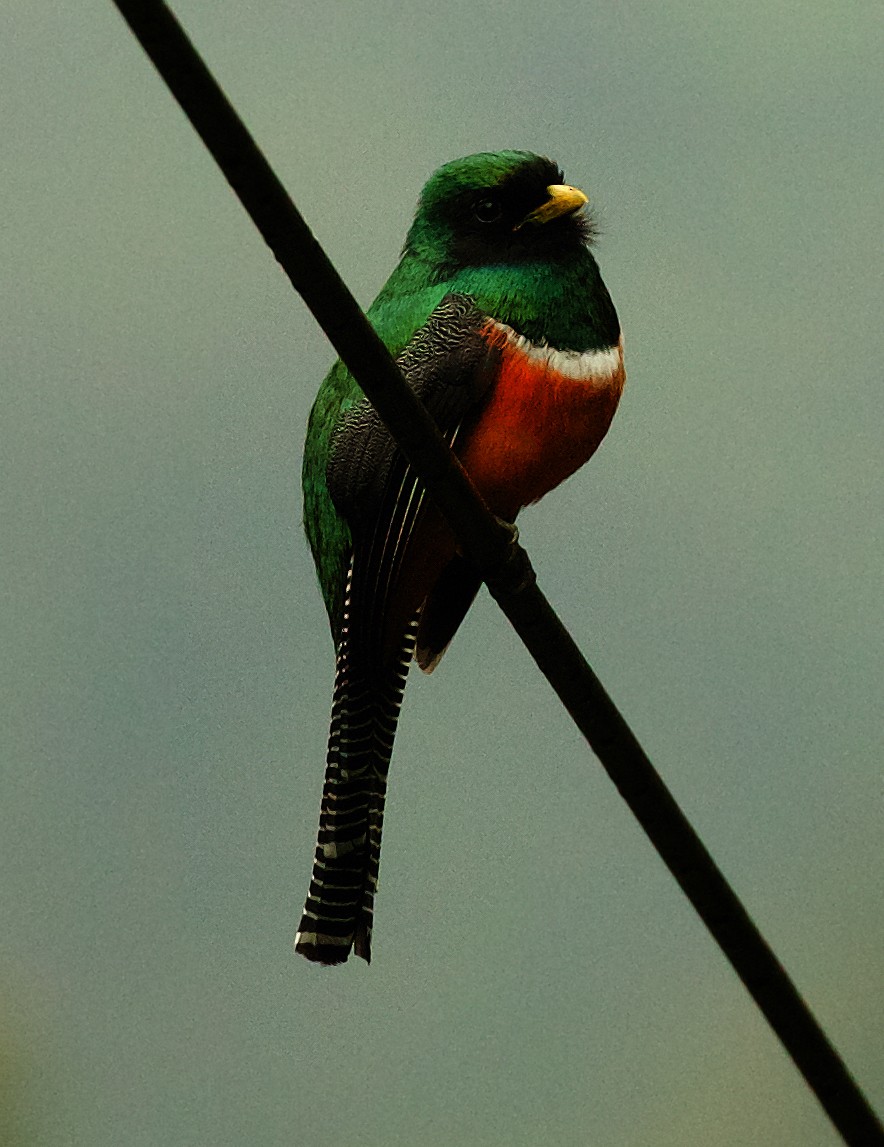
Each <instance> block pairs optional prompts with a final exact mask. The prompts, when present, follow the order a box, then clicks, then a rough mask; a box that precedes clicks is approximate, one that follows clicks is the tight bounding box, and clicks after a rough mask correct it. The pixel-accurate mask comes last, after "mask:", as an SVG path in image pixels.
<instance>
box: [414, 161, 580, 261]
mask: <svg viewBox="0 0 884 1147" xmlns="http://www.w3.org/2000/svg"><path fill="white" fill-rule="evenodd" d="M586 202H587V199H586V196H585V195H584V194H583V192H582V191H578V190H577V188H575V187H569V186H567V185H566V184H565V183H564V176H563V175H562V172H561V171H560V169H559V168H558V167H557V166H556V164H554V163H553V162H552V160H550V159H546V158H544V157H543V156H540V155H532V154H531V152H528V151H485V152H479V153H478V154H477V155H468V156H465V157H464V158H463V159H455V160H453V161H452V162H451V163H446V164H445V166H444V167H440V168H439V170H438V171H436V172H435V173H434V174H433V175H432V176H431V177H430V179H429V180H428V182H427V184H426V186H425V187H424V189H423V191H422V192H421V197H420V201H419V203H418V207H417V214H416V215H415V219H414V223H413V224H412V226H411V230H410V231H409V232H408V236H407V238H406V240H405V247H404V249H403V255H405V256H412V257H415V258H418V259H420V260H421V261H422V262H426V263H428V264H431V265H432V266H433V267H434V268H436V269H437V274H438V277H439V279H440V280H442V279H445V278H449V277H450V276H451V275H452V274H455V273H456V272H457V271H459V270H462V269H464V268H470V267H484V266H499V265H501V264H509V265H512V264H518V263H529V262H537V261H539V260H543V261H549V260H556V259H558V258H566V257H567V256H568V255H569V254H573V253H574V252H576V251H579V250H580V249H582V248H584V247H585V245H586V243H587V242H588V240H589V238H590V237H591V230H592V229H591V225H590V223H589V222H588V220H587V219H586V218H585V216H584V215H583V213H582V211H581V209H582V208H583V206H584V205H585V203H586Z"/></svg>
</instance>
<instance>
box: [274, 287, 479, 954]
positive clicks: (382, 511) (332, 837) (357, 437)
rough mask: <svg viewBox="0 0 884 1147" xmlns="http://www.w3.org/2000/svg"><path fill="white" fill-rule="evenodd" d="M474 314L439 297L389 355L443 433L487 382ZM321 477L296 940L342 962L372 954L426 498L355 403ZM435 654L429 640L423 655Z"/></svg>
mask: <svg viewBox="0 0 884 1147" xmlns="http://www.w3.org/2000/svg"><path fill="white" fill-rule="evenodd" d="M484 321H485V320H484V316H482V315H481V314H480V313H479V312H478V311H477V310H476V309H475V307H474V306H473V304H472V301H471V300H470V299H467V298H466V297H464V296H456V295H450V296H447V297H446V299H445V300H444V301H443V302H442V303H441V304H440V305H439V307H438V308H437V309H436V311H435V312H434V313H433V315H432V316H431V318H430V320H429V321H428V323H427V324H426V325H425V326H424V327H423V328H422V329H421V331H419V332H418V333H417V335H416V336H415V338H414V339H413V340H412V342H411V343H410V344H409V346H408V348H406V350H405V351H404V352H403V354H402V355H400V357H399V359H398V360H397V361H398V362H399V365H400V367H401V369H402V371H403V373H404V374H405V377H406V378H407V380H408V382H409V384H410V385H411V386H412V388H413V389H414V390H415V391H416V392H417V393H418V394H419V395H420V397H421V398H422V400H423V401H424V403H425V404H426V406H427V408H428V409H429V411H430V413H431V414H432V415H433V417H434V418H435V419H436V421H437V423H438V425H439V427H440V429H441V430H442V432H443V434H444V435H445V437H446V438H447V439H448V441H449V443H453V442H454V441H455V439H456V438H457V434H458V427H459V426H460V423H461V420H462V419H463V417H464V415H465V413H466V412H467V411H468V410H469V409H471V408H472V407H473V406H474V405H475V404H476V403H477V402H478V401H480V399H481V397H482V396H483V395H484V394H485V392H486V391H487V389H488V387H489V386H490V384H491V380H492V377H493V372H494V368H495V366H496V362H497V352H496V351H491V350H489V348H488V346H487V345H486V343H485V342H484V341H483V339H482V338H481V336H480V333H479V332H480V329H481V327H482V324H483V323H484ZM326 479H327V483H328V490H329V494H330V496H331V498H332V501H333V503H334V505H335V508H336V509H337V511H338V513H339V514H340V515H341V517H342V518H343V519H344V520H345V521H346V522H347V524H348V526H349V528H350V532H351V536H352V542H353V548H352V551H351V554H350V559H349V569H348V576H347V579H346V589H345V593H344V597H343V608H342V610H341V613H340V614H339V615H336V617H335V618H334V619H333V621H332V628H333V631H334V632H335V636H336V641H337V663H336V669H335V692H334V701H333V705H332V717H331V728H330V731H329V742H328V757H327V763H326V774H325V787H324V790H323V796H322V810H321V813H320V822H319V838H318V842H317V845H316V855H315V860H314V866H313V878H312V880H311V883H310V891H309V894H308V896H307V903H306V905H305V907H304V914H303V916H302V917H301V923H300V925H299V928H298V934H297V936H296V938H295V950H296V951H297V952H299V953H301V955H303V956H306V957H307V959H309V960H314V961H317V962H318V963H322V964H341V963H343V962H344V961H345V960H346V959H347V957H348V956H349V954H350V951H351V950H352V951H354V952H355V953H356V955H357V956H362V957H363V958H364V959H365V960H368V959H369V958H370V956H371V931H372V918H373V909H374V896H375V891H376V889H377V878H378V864H379V859H380V847H381V829H382V824H383V814H384V801H385V797H386V791H387V770H388V767H389V764H390V756H391V753H392V751H393V738H394V735H395V732H396V723H397V720H398V717H399V708H400V705H401V702H402V695H403V691H404V689H405V680H406V676H407V673H408V666H409V663H410V661H411V658H412V655H413V653H414V647H415V638H416V634H417V629H418V617H419V613H420V608H421V602H420V601H414V602H413V603H411V604H407V605H405V607H404V608H403V603H404V602H406V601H407V596H406V598H405V599H403V598H402V597H401V596H397V595H398V594H399V591H400V588H401V577H400V575H401V573H402V570H403V565H404V564H405V563H406V558H407V554H408V553H409V551H410V547H411V544H412V541H413V539H414V537H415V534H416V532H417V530H418V526H419V523H420V522H421V520H422V518H423V515H424V513H425V511H426V498H425V494H424V489H423V486H422V484H421V483H420V482H419V481H418V479H417V478H416V477H415V475H414V472H413V471H412V469H411V467H410V466H409V465H408V464H407V462H406V461H405V459H404V458H403V456H402V454H401V453H400V452H399V450H398V448H397V447H396V445H395V443H394V442H393V440H392V438H391V437H390V434H389V432H388V431H387V429H386V427H385V426H384V425H383V423H382V422H381V421H380V419H379V417H378V415H377V414H376V412H375V411H374V408H373V407H372V406H371V405H370V404H369V403H368V402H366V401H363V402H358V403H356V404H355V405H354V406H353V407H351V408H350V409H349V410H347V411H346V412H345V413H344V414H343V415H342V416H341V419H340V422H339V424H338V426H337V429H336V431H335V434H334V437H333V439H332V445H331V450H330V456H329V461H328V466H327V471H326ZM477 587H478V580H477V579H476V580H475V581H474V584H471V588H470V592H469V595H468V596H465V597H464V600H463V601H462V602H459V603H458V608H457V609H456V610H455V611H454V613H456V614H457V616H456V619H455V618H454V613H452V612H451V611H450V610H448V611H446V610H437V611H434V616H435V617H437V618H438V619H439V621H440V623H439V624H438V625H434V626H433V633H434V635H436V636H438V637H440V638H444V641H443V647H444V644H447V641H448V640H450V637H451V635H452V633H453V632H454V629H455V628H456V626H457V623H458V622H459V621H460V619H461V618H462V616H463V614H464V613H465V612H466V609H467V608H468V606H469V603H470V601H471V600H472V597H473V595H474V594H475V590H476V588H477ZM397 603H398V605H399V609H398V611H397V608H396V606H397ZM411 610H413V616H408V613H409V611H411ZM449 614H450V616H449ZM397 617H398V621H397V620H395V619H396V618H397ZM437 631H438V633H437ZM441 653H442V649H441V648H440V649H438V650H435V649H434V650H433V653H432V658H433V664H435V661H436V660H438V656H441Z"/></svg>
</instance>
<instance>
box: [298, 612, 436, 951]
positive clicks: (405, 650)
mask: <svg viewBox="0 0 884 1147" xmlns="http://www.w3.org/2000/svg"><path fill="white" fill-rule="evenodd" d="M416 630H417V619H415V621H414V623H413V624H412V625H410V626H409V627H408V629H407V631H406V633H405V635H404V638H403V642H402V646H401V651H400V652H401V657H400V658H399V659H398V660H396V661H394V664H393V665H392V666H391V667H390V668H388V669H383V668H379V667H377V666H375V667H373V668H372V667H366V666H361V665H359V661H360V660H361V658H357V657H354V656H353V655H352V653H351V649H350V643H349V640H348V636H347V631H346V629H345V631H344V634H343V636H342V639H341V643H340V646H339V649H338V659H337V665H336V668H335V692H334V701H333V703H332V715H331V727H330V729H329V738H328V757H327V763H326V772H325V787H324V789H323V793H322V809H321V811H320V815H319V838H318V841H317V844H316V855H315V859H314V862H313V877H312V880H311V882H310V891H309V893H308V895H307V903H306V904H305V905H304V914H303V916H302V917H301V923H300V924H299V926H298V934H297V936H296V937H295V951H296V952H300V953H301V955H302V956H306V957H307V959H308V960H315V961H316V962H318V963H320V964H342V963H343V962H344V961H345V960H346V959H347V957H348V956H349V955H350V950H351V948H352V949H353V951H354V952H355V953H356V955H357V956H361V957H362V958H363V959H364V960H366V961H368V960H370V959H371V928H372V917H373V909H374V896H375V892H376V891H377V882H378V866H379V862H380V853H381V828H382V826H383V817H384V800H385V798H386V793H387V769H388V767H389V764H390V755H391V753H392V751H393V738H394V736H395V734H396V724H397V721H398V719H399V708H400V706H401V704H402V695H403V692H404V690H405V680H406V677H407V675H408V667H409V664H410V661H411V656H412V652H413V650H414V640H415V633H416Z"/></svg>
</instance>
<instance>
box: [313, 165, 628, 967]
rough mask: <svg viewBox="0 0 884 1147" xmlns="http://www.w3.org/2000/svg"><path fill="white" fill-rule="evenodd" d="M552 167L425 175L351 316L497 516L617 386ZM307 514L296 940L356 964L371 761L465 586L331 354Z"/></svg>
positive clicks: (562, 451) (438, 530) (577, 435)
mask: <svg viewBox="0 0 884 1147" xmlns="http://www.w3.org/2000/svg"><path fill="white" fill-rule="evenodd" d="M586 201H587V200H586V196H585V195H584V194H583V193H582V192H580V191H578V190H577V189H576V188H574V187H569V186H566V185H565V184H564V183H563V176H562V173H561V171H560V170H559V169H558V168H557V167H556V165H555V164H554V163H552V162H551V161H550V160H549V159H545V158H542V157H541V156H537V155H532V154H530V153H528V152H523V151H501V152H484V153H481V154H479V155H470V156H467V157H466V158H464V159H458V160H455V161H453V162H452V163H448V164H446V165H445V166H444V167H441V168H440V169H439V170H438V171H437V172H436V173H435V174H434V175H433V176H432V177H431V179H430V180H429V182H428V183H427V184H426V186H425V187H424V189H423V192H422V193H421V197H420V202H419V203H418V208H417V213H416V215H415V219H414V222H413V224H412V226H411V229H410V231H409V232H408V236H407V238H406V240H405V246H404V249H403V252H402V258H401V260H400V262H399V265H398V266H397V267H396V270H395V271H394V272H393V274H392V275H391V276H390V278H389V279H388V280H387V283H386V285H385V286H384V288H383V290H382V291H381V293H380V294H379V295H378V297H377V299H375V301H374V303H373V304H372V306H371V308H370V309H369V311H368V316H369V318H370V320H371V322H372V324H373V325H374V327H375V328H376V330H377V331H378V333H379V335H380V336H381V338H382V339H383V341H384V342H385V343H386V345H387V347H388V348H389V349H390V351H391V352H392V353H393V354H394V355H395V356H397V359H398V362H399V365H400V367H401V369H402V371H403V373H404V375H405V377H406V379H407V380H408V382H409V385H411V386H412V387H413V388H414V389H415V390H416V392H417V393H418V394H419V395H420V396H421V398H422V399H423V401H424V403H425V404H426V406H427V407H428V409H429V410H430V412H431V414H432V415H433V417H434V418H435V419H436V422H437V423H438V425H439V427H440V429H441V431H442V433H443V434H444V435H445V436H446V437H447V439H448V441H449V442H450V443H451V444H452V446H453V448H454V450H455V451H456V453H457V454H458V455H459V457H460V459H461V461H462V462H463V464H464V466H465V467H466V469H467V471H468V473H469V474H470V476H471V478H472V479H473V482H474V483H475V485H476V486H477V487H478V489H479V491H480V493H481V494H482V495H483V497H484V498H485V500H486V502H487V503H488V505H489V507H490V508H491V509H492V510H493V511H494V513H495V514H497V516H498V517H499V518H501V519H503V520H505V521H509V522H513V521H514V520H515V518H516V515H517V514H518V512H519V510H520V509H521V508H522V507H523V506H526V505H528V504H529V503H530V502H536V501H537V499H538V498H541V497H543V495H544V494H545V493H547V491H549V490H551V489H552V488H553V487H554V486H557V485H558V484H559V483H560V482H562V481H563V480H564V479H565V478H567V477H568V476H569V475H570V474H573V473H574V471H575V470H577V469H578V467H580V466H582V465H583V463H584V462H586V460H587V459H588V458H589V457H590V456H591V455H592V454H593V452H594V451H595V449H596V447H597V446H598V445H599V443H600V442H601V440H602V438H603V437H604V436H605V433H606V431H607V429H608V426H609V425H610V422H611V419H612V417H613V415H614V411H615V410H616V408H617V403H618V400H619V398H620V394H621V391H622V389H623V383H624V378H625V376H624V370H623V344H622V339H621V336H620V325H619V323H618V320H617V314H616V312H615V310H614V306H613V304H612V303H611V299H610V296H609V295H608V292H607V290H606V288H605V285H604V283H603V282H602V279H601V276H600V274H599V269H598V265H597V264H596V261H595V259H594V258H593V256H592V254H591V253H590V251H589V243H590V241H591V239H592V237H593V229H592V225H591V223H590V221H589V220H588V219H587V218H586V215H585V212H583V211H582V208H583V207H584V205H585V203H586ZM303 484H304V523H305V528H306V532H307V537H308V540H309V542H310V547H311V549H312V551H313V557H314V560H315V562H316V569H317V573H318V576H319V583H320V586H321V589H322V594H323V597H324V599H325V604H326V608H327V610H328V615H329V620H330V623H331V630H332V636H333V638H334V642H335V647H336V651H337V664H336V675H335V689H334V700H333V707H332V716H331V729H330V733H329V744H328V758H327V767H326V777H325V789H324V792H323V797H322V809H321V813H320V822H319V840H318V843H317V847H316V857H315V861H314V868H313V879H312V882H311V884H310V891H309V895H308V897H307V903H306V905H305V907H304V914H303V916H302V918H301V923H300V926H299V930H298V935H297V938H296V940H295V948H296V950H297V951H298V952H300V953H301V954H302V955H304V956H306V957H307V958H308V959H310V960H315V961H318V962H319V963H323V964H339V963H342V962H343V961H344V960H346V959H347V957H348V956H349V954H350V951H351V949H352V950H354V951H355V952H356V954H357V955H359V956H362V957H363V958H364V959H366V960H368V959H369V958H370V947H371V930H372V911H373V905H374V895H375V891H376V887H377V876H378V860H379V855H380V845H381V825H382V820H383V811H384V799H385V795H386V789H387V768H388V765H389V761H390V755H391V752H392V746H393V737H394V734H395V730H396V721H397V717H398V713H399V706H400V704H401V701H402V694H403V690H404V687H405V678H406V675H407V673H408V667H409V664H410V662H411V659H412V657H413V658H414V659H415V660H416V661H417V662H418V664H419V665H420V667H421V668H422V669H424V670H425V671H426V672H430V671H431V670H432V669H433V668H435V666H436V664H437V663H438V661H439V659H440V657H441V656H442V654H443V653H444V651H445V649H446V647H447V646H448V643H449V642H450V641H451V638H452V637H453V636H454V633H455V631H456V630H457V627H458V626H459V624H460V622H461V621H462V620H463V617H464V615H465V614H466V612H467V610H468V609H469V607H470V604H471V603H472V601H473V598H474V597H475V595H476V592H477V590H478V588H479V584H480V579H479V577H478V575H477V573H476V570H475V568H474V567H473V566H472V565H471V564H470V562H469V561H468V560H467V559H466V558H464V557H463V556H462V555H461V554H460V553H459V551H458V547H457V544H456V542H455V540H454V538H453V536H452V534H451V532H450V530H449V529H448V527H447V525H446V524H445V523H444V521H443V520H442V518H441V517H440V515H439V514H438V512H437V511H436V510H435V508H434V507H433V506H432V504H431V503H430V502H429V500H428V499H427V498H426V497H425V496H424V492H423V488H422V486H421V483H420V482H419V481H418V480H417V479H416V478H415V476H414V473H413V471H412V470H411V468H410V467H409V466H408V464H407V463H406V462H405V461H404V459H403V458H402V456H401V454H400V452H399V451H398V449H397V448H396V447H395V445H394V443H393V441H392V439H391V438H390V435H389V434H388V432H387V431H386V429H385V428H384V426H383V425H382V423H381V422H380V420H379V419H378V417H377V415H376V414H375V413H374V410H373V408H372V407H371V406H370V404H369V403H368V401H367V400H366V399H365V397H364V395H363V393H362V391H361V390H360V388H359V386H358V385H357V384H356V382H355V381H354V379H353V377H352V376H351V375H350V373H349V372H348V371H347V369H346V368H345V367H344V366H343V365H342V364H341V362H337V363H335V365H334V366H333V367H332V369H331V371H330V373H329V375H328V377H327V378H326V379H325V381H324V382H323V384H322V387H321V389H320V391H319V395H318V397H317V399H316V403H315V404H314V407H313V410H312V413H311V415H310V422H309V426H308V430H307V441H306V445H305V450H304V468H303Z"/></svg>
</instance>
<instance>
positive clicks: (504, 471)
mask: <svg viewBox="0 0 884 1147" xmlns="http://www.w3.org/2000/svg"><path fill="white" fill-rule="evenodd" d="M483 334H484V335H485V337H486V339H487V341H488V343H489V345H491V346H494V347H497V348H499V349H500V351H501V363H500V373H499V375H498V378H497V381H496V383H495V385H494V389H493V391H492V393H491V396H490V398H489V400H488V402H487V404H486V405H485V406H484V407H483V409H482V411H481V413H480V414H479V415H478V417H477V420H476V422H475V423H474V424H473V425H472V427H469V428H465V429H466V434H465V438H464V442H463V445H462V446H461V448H460V450H459V451H458V453H459V454H460V458H461V461H462V462H463V464H464V466H465V467H466V469H467V472H468V473H469V475H470V477H471V478H472V479H473V482H474V483H475V484H476V486H477V488H478V489H479V491H480V493H481V494H482V496H483V497H484V499H485V501H486V502H487V503H488V505H489V506H490V507H491V509H492V510H493V511H494V512H495V513H496V514H498V515H499V516H500V517H503V518H507V519H509V520H510V521H511V520H512V519H513V518H514V517H515V515H516V513H517V512H518V510H520V509H521V507H522V506H527V505H529V504H530V503H531V502H536V501H537V500H538V498H542V497H543V495H544V494H546V493H548V491H550V490H552V489H553V488H554V487H555V486H558V484H559V483H560V482H563V481H564V480H565V478H567V477H569V476H570V475H571V474H573V473H574V471H575V470H578V469H579V468H580V467H581V466H582V465H583V464H584V462H586V461H587V460H588V459H589V458H590V457H591V456H592V455H593V454H594V453H595V450H596V449H597V447H598V445H599V443H600V442H601V440H602V439H603V438H604V436H605V434H606V432H607V430H608V427H609V426H610V425H611V419H612V418H613V417H614V412H615V411H616V409H617V403H618V402H619V400H620V395H621V393H622V391H623V385H624V383H625V381H626V373H625V370H624V367H623V341H622V339H621V340H620V342H619V343H618V344H617V346H614V347H610V348H609V349H607V350H596V351H585V352H583V353H580V352H577V351H560V350H555V349H554V348H553V347H549V346H537V345H534V344H532V343H530V342H529V341H528V340H527V339H525V338H523V337H522V336H520V335H517V334H516V333H515V331H513V330H512V329H511V328H510V327H507V326H505V325H504V324H503V323H498V322H495V321H493V320H489V322H488V324H487V325H486V327H485V330H484V331H483Z"/></svg>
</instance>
